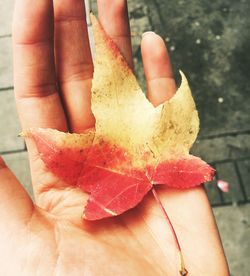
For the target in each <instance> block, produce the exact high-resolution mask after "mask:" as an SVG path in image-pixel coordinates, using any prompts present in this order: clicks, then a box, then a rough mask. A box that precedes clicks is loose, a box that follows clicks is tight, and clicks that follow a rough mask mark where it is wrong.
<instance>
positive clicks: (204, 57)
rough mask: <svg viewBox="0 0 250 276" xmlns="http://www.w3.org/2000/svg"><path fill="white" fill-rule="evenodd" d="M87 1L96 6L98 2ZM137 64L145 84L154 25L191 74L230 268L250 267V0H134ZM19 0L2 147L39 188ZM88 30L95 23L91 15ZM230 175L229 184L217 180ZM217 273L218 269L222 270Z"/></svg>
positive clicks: (5, 69) (7, 61)
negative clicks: (29, 135)
mask: <svg viewBox="0 0 250 276" xmlns="http://www.w3.org/2000/svg"><path fill="white" fill-rule="evenodd" d="M85 2H86V8H87V9H88V10H90V9H91V10H92V11H93V12H94V13H97V8H96V3H95V1H93V0H89V1H88V0H86V1H85ZM128 6H129V15H130V23H131V33H132V42H133V51H134V62H135V71H136V74H137V76H138V79H139V81H140V84H141V86H142V87H143V88H144V91H145V90H146V87H145V82H144V76H143V69H142V68H143V67H142V61H141V54H140V40H141V34H142V33H143V32H145V31H155V32H156V33H158V34H160V35H161V36H162V37H163V38H164V40H165V42H166V44H167V47H168V49H169V53H170V56H171V60H172V63H173V66H174V71H175V76H176V80H177V82H179V74H178V70H179V69H181V70H182V71H183V72H184V73H185V74H186V75H187V77H188V80H189V83H190V86H191V88H192V91H193V94H194V97H195V101H196V104H197V108H198V110H199V116H200V120H201V131H200V134H199V137H198V140H197V142H196V143H195V145H194V147H193V149H192V152H193V153H194V154H195V155H198V156H201V157H202V158H203V159H204V160H206V161H207V162H209V163H210V164H212V165H213V166H214V167H215V168H216V170H217V176H216V179H215V180H214V181H213V183H207V184H206V189H207V192H208V196H209V199H210V202H211V204H212V206H213V211H214V214H215V217H216V220H217V224H218V227H219V230H220V234H221V238H222V241H223V245H224V249H225V252H226V256H227V258H228V262H229V266H230V271H231V275H234V276H248V275H250V266H249V256H250V204H249V203H250V83H249V72H250V55H249V53H248V51H249V49H250V32H249V30H250V17H249V14H250V1H249V0H238V1H235V0H231V1H229V0H213V1H208V0H199V1H198V0H190V1H188V0H187V1H185V0H179V1H178V0H167V1H166V0H133V1H132V0H128ZM13 7H14V0H0V137H1V139H0V154H1V155H3V157H4V159H5V160H6V162H7V163H8V165H9V166H10V167H11V168H12V170H13V171H14V172H15V174H16V175H17V177H18V178H19V179H20V180H21V182H22V183H23V185H24V186H25V187H26V189H27V190H28V191H29V192H30V193H32V190H31V183H30V176H29V165H28V159H27V152H26V148H25V144H24V141H23V140H22V139H21V138H18V137H17V135H18V133H19V132H20V125H19V121H18V118H17V113H16V109H15V103H14V96H13V80H12V78H13V77H12V46H11V20H12V13H13ZM88 24H89V30H90V32H91V26H90V22H89V19H88ZM221 180H222V181H224V182H226V183H228V185H229V189H228V192H223V191H222V190H221V189H220V188H219V187H218V181H219V182H220V181H221ZM216 276H217V275H216Z"/></svg>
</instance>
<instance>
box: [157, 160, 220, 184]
mask: <svg viewBox="0 0 250 276" xmlns="http://www.w3.org/2000/svg"><path fill="white" fill-rule="evenodd" d="M214 174H215V170H214V169H213V168H212V167H211V166H209V165H208V164H207V163H206V162H204V161H203V160H201V159H200V158H198V157H195V156H192V155H189V156H188V157H185V158H182V159H178V160H168V161H165V162H162V163H160V164H159V165H158V166H157V168H156V170H155V173H154V176H153V177H152V181H153V183H154V184H164V185H167V186H168V187H172V188H177V189H187V188H191V187H195V186H197V185H199V184H201V183H204V182H207V181H211V180H212V179H213V177H214Z"/></svg>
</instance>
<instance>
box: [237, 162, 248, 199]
mask: <svg viewBox="0 0 250 276" xmlns="http://www.w3.org/2000/svg"><path fill="white" fill-rule="evenodd" d="M238 168H239V172H240V174H241V181H242V183H243V185H244V188H245V194H246V197H247V199H248V200H250V184H249V182H250V160H243V161H239V162H238Z"/></svg>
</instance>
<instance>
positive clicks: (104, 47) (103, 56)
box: [91, 15, 199, 168]
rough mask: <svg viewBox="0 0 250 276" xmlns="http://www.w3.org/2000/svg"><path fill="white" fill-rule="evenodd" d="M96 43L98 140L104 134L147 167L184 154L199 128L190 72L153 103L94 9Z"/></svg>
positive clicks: (94, 84)
mask: <svg viewBox="0 0 250 276" xmlns="http://www.w3.org/2000/svg"><path fill="white" fill-rule="evenodd" d="M91 19H92V24H93V32H94V38H95V45H96V56H95V67H94V68H95V69H94V78H93V82H92V106H91V108H92V111H93V113H94V116H95V118H96V135H95V139H94V144H96V143H100V141H102V140H105V141H107V142H109V143H110V144H111V145H114V146H115V145H119V146H120V147H122V148H124V149H125V150H126V151H127V152H128V153H129V154H130V155H131V156H133V160H132V161H133V165H134V166H135V167H138V168H144V167H145V166H146V165H149V164H152V165H154V164H155V165H156V164H157V163H158V162H160V161H162V160H167V159H173V156H177V155H186V154H188V152H189V149H190V147H191V146H192V144H193V142H194V141H195V139H196V137H197V134H198V130H199V118H198V113H197V111H196V108H195V103H194V100H193V98H192V94H191V90H190V88H189V86H188V82H187V80H186V77H185V76H184V74H183V73H182V72H181V76H182V82H181V86H180V87H179V89H178V90H177V92H176V94H175V95H174V97H172V99H170V100H169V101H166V102H165V103H164V104H161V105H159V106H158V107H154V106H153V105H152V104H151V103H150V102H149V101H148V100H147V98H146V97H145V95H144V93H143V92H142V90H141V88H140V86H139V84H138V82H137V80H136V78H135V76H134V74H133V72H132V70H131V69H130V68H129V66H128V65H127V62H126V61H125V59H124V57H123V56H122V55H121V53H120V51H119V49H118V47H117V46H116V45H115V43H114V42H113V41H112V40H111V39H110V38H109V37H108V36H107V35H106V33H105V32H104V30H103V28H102V26H101V25H100V23H99V22H98V20H97V19H96V18H95V17H94V16H93V15H92V16H91Z"/></svg>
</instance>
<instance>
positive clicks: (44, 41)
mask: <svg viewBox="0 0 250 276" xmlns="http://www.w3.org/2000/svg"><path fill="white" fill-rule="evenodd" d="M53 48H54V47H53V5H52V2H51V1H50V0H36V1H31V0H17V1H16V5H15V12H14V20H13V52H14V86H15V94H16V101H17V107H18V111H19V116H20V119H21V123H22V126H23V128H30V127H52V128H57V129H60V130H66V129H67V127H66V120H65V116H64V112H63V108H62V105H61V102H60V98H59V95H58V94H57V92H56V79H55V66H54V53H53V52H54V50H53Z"/></svg>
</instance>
